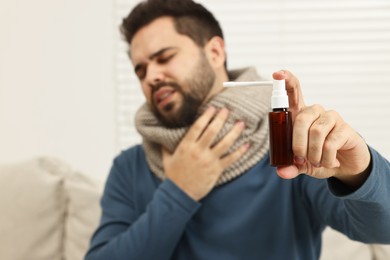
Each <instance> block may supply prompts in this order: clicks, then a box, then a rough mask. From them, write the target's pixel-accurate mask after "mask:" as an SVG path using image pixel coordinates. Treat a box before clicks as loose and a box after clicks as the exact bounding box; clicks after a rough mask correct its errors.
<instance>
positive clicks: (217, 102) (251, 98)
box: [135, 68, 272, 185]
mask: <svg viewBox="0 0 390 260" xmlns="http://www.w3.org/2000/svg"><path fill="white" fill-rule="evenodd" d="M229 78H230V79H234V80H236V81H248V80H251V81H253V80H260V79H261V78H260V77H259V76H258V75H257V74H256V71H255V70H254V69H253V68H249V69H245V70H236V71H231V72H229ZM271 91H272V88H271V87H235V88H226V89H224V90H223V91H222V92H221V93H219V94H218V95H216V96H215V97H213V98H212V99H211V100H210V101H209V102H208V103H207V104H205V105H203V106H202V107H201V108H200V110H199V115H200V114H201V113H202V112H203V111H204V110H205V109H206V108H207V107H208V106H210V105H212V106H214V107H216V108H217V109H218V108H223V107H226V108H227V109H228V110H229V111H230V113H229V118H228V120H227V121H226V123H225V125H224V127H223V129H222V130H221V132H220V133H219V134H218V136H217V138H216V141H215V142H218V141H219V140H221V138H222V137H223V136H224V135H225V134H226V133H227V132H228V131H229V130H230V129H231V128H232V127H233V125H234V124H235V122H237V121H238V120H242V121H244V122H245V127H246V128H245V130H244V131H243V133H242V134H241V136H240V137H239V138H238V139H237V141H236V142H235V144H234V145H233V146H232V147H231V148H230V150H229V152H232V151H234V150H236V149H237V148H239V147H240V146H241V145H243V144H245V143H248V142H249V143H250V145H251V147H250V149H249V150H248V151H247V152H246V153H245V154H244V156H243V157H242V158H240V159H239V160H238V161H236V162H235V163H234V164H233V165H231V166H230V167H229V168H227V169H225V171H224V172H223V173H222V175H221V177H220V178H219V180H218V182H217V185H221V184H223V183H226V182H228V181H231V180H233V179H234V178H236V177H238V176H240V175H241V174H243V173H244V172H246V171H247V170H248V169H249V168H251V167H253V166H254V165H255V164H256V163H257V162H259V161H260V160H261V159H262V158H263V157H264V155H265V154H266V153H267V151H268V145H269V142H268V123H267V114H268V111H269V109H270V96H271ZM135 125H136V128H137V130H138V132H139V133H140V134H141V136H142V137H143V148H144V150H145V154H146V160H147V162H148V164H149V167H150V168H151V170H152V172H153V173H154V174H155V175H156V176H157V177H158V178H160V179H161V180H163V179H165V174H164V169H163V163H162V153H161V146H164V147H166V148H167V149H168V150H169V151H170V152H173V151H174V150H175V148H176V146H177V145H178V144H179V142H180V140H181V139H182V137H183V136H184V135H185V134H186V132H187V130H188V127H181V128H165V127H164V126H163V125H162V124H161V122H160V121H159V120H158V119H157V118H156V117H155V116H154V114H153V113H152V111H151V110H150V108H149V106H148V105H147V104H144V105H143V106H141V108H140V109H139V110H138V111H137V113H136V116H135Z"/></svg>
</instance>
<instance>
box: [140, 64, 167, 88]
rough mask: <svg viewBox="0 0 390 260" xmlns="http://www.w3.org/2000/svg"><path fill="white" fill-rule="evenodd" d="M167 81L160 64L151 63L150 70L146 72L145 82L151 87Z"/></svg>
mask: <svg viewBox="0 0 390 260" xmlns="http://www.w3.org/2000/svg"><path fill="white" fill-rule="evenodd" d="M164 79H165V75H164V72H163V70H162V68H161V66H158V64H155V63H151V64H149V66H148V70H147V72H146V76H145V81H146V83H147V84H148V85H149V86H154V85H156V84H157V83H160V82H163V81H164Z"/></svg>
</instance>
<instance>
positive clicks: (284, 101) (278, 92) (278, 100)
mask: <svg viewBox="0 0 390 260" xmlns="http://www.w3.org/2000/svg"><path fill="white" fill-rule="evenodd" d="M271 106H272V108H288V96H287V92H286V81H285V80H284V79H282V80H274V81H273V89H272V97H271Z"/></svg>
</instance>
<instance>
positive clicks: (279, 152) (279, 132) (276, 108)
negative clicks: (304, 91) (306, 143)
mask: <svg viewBox="0 0 390 260" xmlns="http://www.w3.org/2000/svg"><path fill="white" fill-rule="evenodd" d="M271 106H272V112H269V115H268V120H269V140H270V164H271V165H272V166H287V165H291V164H293V159H294V156H293V152H292V118H291V112H290V111H288V96H287V93H286V87H285V81H284V80H274V84H273V91H272V98H271Z"/></svg>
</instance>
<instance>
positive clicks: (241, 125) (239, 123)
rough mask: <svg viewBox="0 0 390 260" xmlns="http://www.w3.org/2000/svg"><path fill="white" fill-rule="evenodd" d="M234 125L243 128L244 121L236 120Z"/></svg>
mask: <svg viewBox="0 0 390 260" xmlns="http://www.w3.org/2000/svg"><path fill="white" fill-rule="evenodd" d="M236 125H237V126H238V127H240V128H241V129H244V128H245V123H244V122H243V121H237V122H236Z"/></svg>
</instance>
